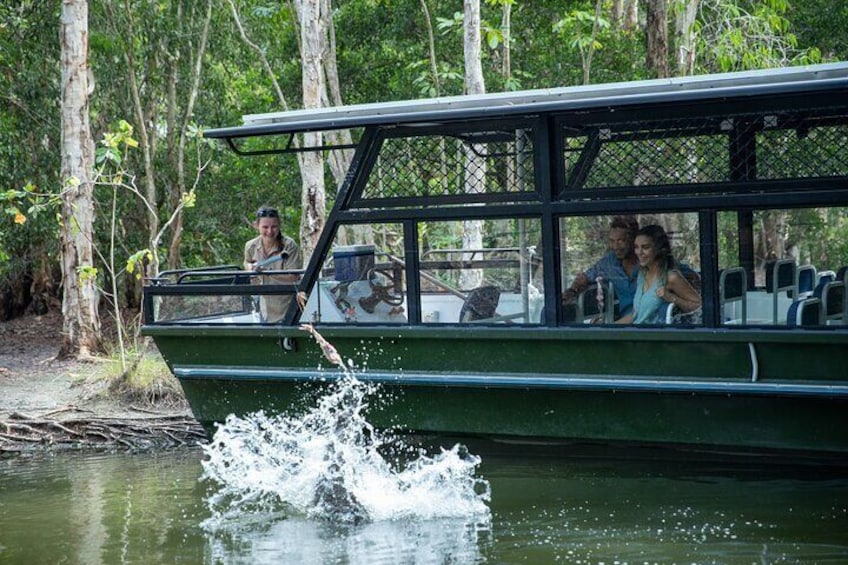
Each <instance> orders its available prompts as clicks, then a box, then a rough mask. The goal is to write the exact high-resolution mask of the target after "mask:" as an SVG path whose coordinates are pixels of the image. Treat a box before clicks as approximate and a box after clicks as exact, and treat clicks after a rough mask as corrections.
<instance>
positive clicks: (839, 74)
mask: <svg viewBox="0 0 848 565" xmlns="http://www.w3.org/2000/svg"><path fill="white" fill-rule="evenodd" d="M813 88H814V89H816V90H818V91H821V90H822V89H834V90H838V89H843V90H845V91H846V96H848V62H839V63H827V64H821V65H808V66H801V67H787V68H780V69H765V70H757V71H745V72H735V73H724V74H713V75H698V76H690V77H677V78H668V79H654V80H643V81H632V82H616V83H607V84H597V85H586V86H571V87H561V88H549V89H538V90H525V91H518V92H499V93H492V94H480V95H466V96H449V97H442V98H430V99H421V100H409V101H395V102H376V103H369V104H358V105H351V106H334V107H328V108H318V109H309V110H293V111H288V112H271V113H265V114H248V115H245V116H243V117H242V122H243V124H242V125H241V126H233V127H224V128H215V129H210V130H206V131H205V132H204V133H203V135H204V137H207V138H214V139H224V140H226V141H227V142H228V143H229V144H230V147H231V148H233V150H236V151H238V148H237V147H236V146H235V145H234V143H233V140H237V139H246V138H251V137H263V136H271V135H281V134H295V133H304V132H317V131H331V130H341V129H349V128H357V127H365V126H383V127H391V126H401V125H406V126H414V125H427V124H433V123H444V122H446V121H454V120H474V119H487V118H504V117H508V116H517V115H528V114H538V113H543V112H556V111H569V110H588V109H592V108H603V107H605V106H608V105H614V106H616V107H619V108H620V107H622V106H638V105H643V104H657V103H666V102H679V101H695V100H706V99H721V98H745V97H750V96H759V95H767V94H768V93H770V92H780V93H783V94H786V93H788V92H804V91H805V90H811V89H813ZM329 148H332V146H326V145H322V146H320V147H315V148H300V149H298V150H299V151H308V150H316V151H317V150H325V149H329Z"/></svg>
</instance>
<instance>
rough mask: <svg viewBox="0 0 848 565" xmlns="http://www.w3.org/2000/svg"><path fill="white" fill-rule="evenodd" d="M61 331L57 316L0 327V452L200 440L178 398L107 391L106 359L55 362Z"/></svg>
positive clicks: (18, 320) (197, 428)
mask: <svg viewBox="0 0 848 565" xmlns="http://www.w3.org/2000/svg"><path fill="white" fill-rule="evenodd" d="M61 330H62V319H61V316H60V315H59V314H58V313H53V312H51V313H48V314H46V315H43V316H24V317H22V318H16V319H14V320H9V321H7V322H0V453H18V452H29V451H39V450H54V449H87V448H90V449H121V448H125V449H141V448H150V447H157V446H171V445H184V444H194V443H197V442H199V441H202V440H203V439H204V437H205V436H204V434H203V430H202V428H201V427H200V426H199V425H198V424H197V422H196V421H194V419H193V418H192V417H191V413H190V411H189V410H188V407H187V405H186V403H185V401H184V400H183V399H182V398H180V397H179V395H174V394H169V395H150V398H146V397H135V398H128V397H127V396H125V395H119V394H116V393H115V392H114V386H113V387H112V389H111V390H110V384H112V382H113V380H114V379H113V378H110V375H109V367H108V364H109V363H110V360H108V359H100V358H94V359H91V360H85V361H82V360H76V359H62V360H60V359H57V358H56V355H57V354H58V352H59V348H60V346H61ZM151 355H158V353H156V352H155V351H154V352H151ZM112 377H114V375H112ZM175 389H178V387H175Z"/></svg>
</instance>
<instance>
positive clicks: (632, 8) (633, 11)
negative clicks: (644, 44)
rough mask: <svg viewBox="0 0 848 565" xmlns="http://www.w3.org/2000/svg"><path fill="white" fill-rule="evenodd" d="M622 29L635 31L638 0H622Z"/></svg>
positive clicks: (637, 22) (637, 19)
mask: <svg viewBox="0 0 848 565" xmlns="http://www.w3.org/2000/svg"><path fill="white" fill-rule="evenodd" d="M624 2H625V4H624V29H625V30H627V31H635V30H636V27H637V26H638V25H639V0H624Z"/></svg>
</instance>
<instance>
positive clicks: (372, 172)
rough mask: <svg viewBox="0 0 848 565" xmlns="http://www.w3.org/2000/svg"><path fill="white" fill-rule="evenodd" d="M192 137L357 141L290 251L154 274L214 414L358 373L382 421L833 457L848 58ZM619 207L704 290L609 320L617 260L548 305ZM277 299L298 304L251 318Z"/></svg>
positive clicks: (456, 432) (391, 108)
mask: <svg viewBox="0 0 848 565" xmlns="http://www.w3.org/2000/svg"><path fill="white" fill-rule="evenodd" d="M204 135H205V137H207V138H214V139H220V140H223V141H224V142H226V144H228V146H229V147H230V148H231V149H232V150H234V151H236V152H237V153H239V154H240V155H244V156H245V158H268V157H267V156H269V155H270V156H271V157H272V158H273V159H274V161H273V162H274V163H277V165H278V166H291V167H296V166H297V160H296V159H297V157H298V156H299V155H301V154H302V153H304V152H309V151H320V152H322V153H324V154H327V155H329V154H331V153H332V154H334V155H336V156H343V154H344V153H345V152H348V153H349V154H348V155H347V157H346V158H345V159H346V162H347V163H349V168H348V170H347V174H346V176H345V177H344V182H343V183H341V185H340V186H338V189H337V190H335V189H328V193H329V194H330V199H331V200H332V201H333V206H332V210H331V211H330V213H329V215H328V217H327V220H326V225H325V227H324V229H323V232H322V233H321V236H320V239H319V240H318V242H317V245H316V248H315V250H314V253H312V254H311V256H310V257H308V258H306V259H308V261H305V264H304V268H303V269H302V270H299V271H275V270H272V269H273V267H274V266H273V265H272V266H271V268H270V269H267V268H266V269H265V270H263V271H262V272H261V273H256V272H250V271H245V270H243V267H242V266H241V260H242V258H241V257H234V258H233V265H229V266H211V267H205V268H196V269H185V270H178V271H167V272H162V273H159V274H157V275H156V276H154V277H151V278H150V279H149V280H148V282H147V284H146V286H145V288H144V315H145V321H144V326H143V328H142V331H143V333H144V334H145V335H148V336H152V338H153V339H154V341H155V343H156V345H157V347H158V349H159V351H160V352H161V354H162V356H163V357H164V359H165V360H166V362H167V363H168V365H169V367H170V369H171V370H172V371H173V373H174V375H175V376H176V377H177V378H178V379H179V381H180V383H181V385H182V387H183V389H184V391H185V394H186V397H187V399H188V402H189V403H190V406H191V410H192V411H193V413H194V416H195V417H196V418H197V420H198V421H200V422H201V423H203V424H204V425H206V426H208V427H209V428H210V429H212V428H213V427H214V424H215V423H217V422H222V421H223V420H224V419H225V418H226V417H227V416H228V415H229V414H236V415H245V414H248V413H251V412H255V411H260V410H262V411H264V412H265V413H266V414H282V413H286V414H297V413H298V412H299V411H302V410H305V409H306V408H307V407H308V406H309V405H310V403H311V402H312V401H314V399H315V398H316V396H317V395H320V394H321V393H322V392H323V391H325V390H326V389H327V387H328V386H330V385H331V384H332V383H334V382H336V381H338V380H339V379H342V378H344V377H345V375H346V374H347V373H349V374H351V375H353V376H354V377H355V378H356V379H359V380H360V381H362V382H364V383H371V384H374V385H376V386H377V390H378V392H377V393H375V395H374V399H373V401H372V402H371V403H370V405H369V408H368V419H369V421H370V422H371V423H373V424H374V425H375V426H377V427H379V428H391V429H394V430H398V431H402V432H409V433H412V434H422V435H434V436H439V435H443V436H451V437H467V438H484V439H487V440H495V441H501V442H510V443H522V442H524V443H528V444H539V443H542V444H546V445H551V446H555V445H558V446H561V448H562V449H567V448H568V447H569V446H582V445H587V446H646V447H651V448H654V447H658V448H671V449H676V450H685V451H688V452H702V453H714V454H753V455H768V454H774V455H783V456H787V457H790V458H799V459H806V458H827V459H844V460H848V457H846V456H848V300H846V286H848V279H846V271H848V269H846V265H848V63H832V64H822V65H814V66H803V67H792V68H782V69H770V70H762V71H751V72H741V73H727V74H718V75H704V76H692V77H681V78H669V79H659V80H648V81H639V82H624V83H614V84H599V85H589V86H578V87H565V88H552V89H544V90H530V91H522V92H504V93H494V94H484V95H473V96H472V95H469V96H454V97H443V98H435V99H426V100H425V99H422V100H413V101H407V102H384V103H373V104H362V105H353V106H343V107H332V108H321V109H318V110H297V111H291V112H279V113H269V114H256V115H247V116H244V117H243V124H242V125H239V126H234V127H223V128H219V129H211V130H207V131H205V132H204ZM345 139H349V140H352V141H344V140H345ZM351 149H353V151H351ZM293 170H296V169H293ZM328 178H329V176H328ZM327 184H328V186H329V184H330V183H329V181H328V183H327ZM617 216H635V217H636V219H637V220H638V222H639V224H640V226H645V225H649V224H657V225H661V226H663V228H664V229H665V231H666V232H667V233H668V234H669V236H670V240H671V246H672V250H673V253H674V255H675V257H676V258H677V259H678V260H679V262H680V265H681V267H680V268H681V269H684V268H685V269H686V270H687V272H690V273H692V274H693V276H692V278H691V281H692V284H693V286H695V287H697V289H698V291H699V292H700V295H701V307H700V309H697V310H696V311H695V312H693V313H691V315H688V316H687V315H682V314H685V313H684V312H681V311H675V310H674V309H673V308H670V309H669V310H668V311H667V312H665V313H664V314H663V318H662V321H661V322H660V323H652V324H638V325H637V324H617V323H615V322H616V320H617V319H618V318H619V315H620V306H621V304H622V303H621V301H620V299H621V296H618V294H621V293H619V292H618V291H617V289H616V286H615V284H614V282H615V281H614V280H613V278H612V276H611V274H609V273H606V274H604V273H600V274H599V275H598V276H596V278H595V280H593V281H591V283H592V284H591V285H590V286H589V287H588V288H587V289H585V290H583V291H582V292H581V293H580V294H579V295H578V296H577V297H576V299H574V300H573V301H570V302H568V301H564V300H563V296H564V291H565V290H567V289H569V288H570V287H571V285H572V283H573V280H574V276H575V273H579V272H584V271H586V270H587V269H588V268H589V267H590V266H591V265H593V264H594V263H595V262H596V261H597V260H598V259H600V258H602V257H603V256H604V255H605V254H607V253H608V249H607V233H608V229H609V225H610V223H611V222H612V220H613V219H614V218H615V217H617ZM280 274H287V275H297V280H298V282H275V279H273V278H272V277H273V276H274V275H280ZM596 274H597V272H596ZM276 280H277V281H278V280H279V278H278V279H276ZM274 300H286V301H288V302H289V303H290V305H289V307H288V310H287V314H286V315H285V317H284V318H283V319H282V320H279V321H272V320H265V319H263V318H262V314H261V312H262V309H261V308H259V307H258V306H257V305H258V304H259V303H261V302H262V301H274ZM310 328H311V329H314V330H315V331H316V332H318V334H319V336H323V338H324V339H326V341H327V342H328V343H329V344H332V346H334V347H335V350H336V351H337V352H338V354H339V356H340V357H341V359H342V362H343V364H344V368H342V367H339V366H337V365H335V364H333V363H332V362H330V361H329V360H328V359H327V357H325V355H324V354H325V350H322V348H321V347H320V346H319V344H318V343H316V342H315V340H314V339H313V334H312V333H311V332H310V331H308V330H309V329H310ZM343 369H344V370H343Z"/></svg>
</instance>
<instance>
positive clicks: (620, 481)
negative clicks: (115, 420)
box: [0, 445, 848, 564]
mask: <svg viewBox="0 0 848 565" xmlns="http://www.w3.org/2000/svg"><path fill="white" fill-rule="evenodd" d="M445 447H450V445H446V446H445ZM481 455H482V459H483V461H482V463H481V464H480V465H479V467H478V470H477V472H478V474H479V475H480V476H482V477H484V478H485V479H486V480H487V481H488V483H489V485H490V487H491V502H490V504H489V506H490V509H491V516H490V517H489V518H488V519H487V520H482V521H481V520H479V519H462V518H461V517H447V518H438V519H422V520H416V519H404V520H374V521H371V522H369V523H365V524H359V525H339V524H333V523H331V522H327V521H325V520H321V519H316V518H315V517H310V516H308V515H306V514H303V513H298V512H287V511H286V510H285V508H276V509H270V510H269V509H258V508H257V509H253V510H250V509H247V508H245V509H244V510H243V512H242V514H240V515H237V516H231V517H230V518H229V519H228V520H227V521H226V522H225V523H223V524H215V525H210V518H211V517H212V515H213V511H212V510H210V498H211V497H212V496H213V495H214V493H215V491H216V485H214V484H212V483H211V482H210V481H208V480H201V476H202V475H203V468H202V465H201V461H202V460H203V459H204V458H205V457H206V456H205V455H204V453H203V452H201V451H200V450H179V451H170V452H164V453H155V454H154V453H142V454H109V455H90V454H89V455H81V454H73V453H65V454H58V455H50V456H38V457H17V458H11V459H2V460H0V563H86V564H87V563H110V564H111V563H145V564H146V563H363V564H365V563H367V564H374V563H377V564H379V563H386V564H388V563H391V564H395V563H595V564H600V563H604V564H614V563H619V564H621V563H754V564H771V563H848V476H846V474H845V473H844V470H830V471H828V472H823V471H822V470H821V469H818V468H812V467H805V468H781V467H776V466H773V465H763V464H760V465H756V466H744V467H726V466H725V467H719V466H716V465H715V464H694V463H693V464H683V463H675V464H669V463H667V462H660V461H647V462H645V461H643V462H634V460H632V459H627V458H624V457H617V456H616V457H612V458H605V459H597V458H594V459H592V458H573V457H572V458H569V457H567V456H564V457H558V458H553V457H540V456H538V454H536V455H534V456H532V457H530V456H527V455H526V454H521V453H518V452H515V453H509V452H507V453H503V452H500V453H499V454H498V455H486V454H485V453H481ZM622 455H625V454H622Z"/></svg>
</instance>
